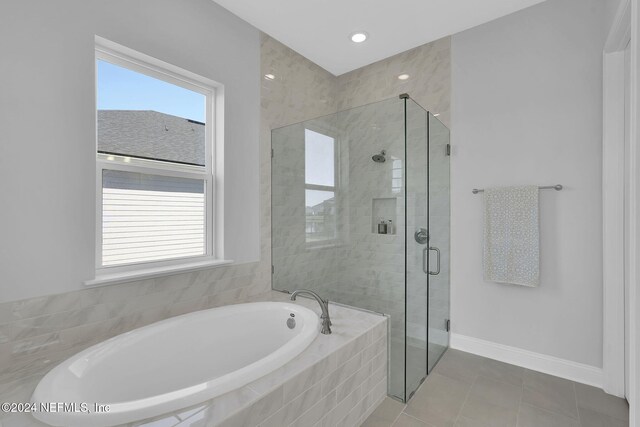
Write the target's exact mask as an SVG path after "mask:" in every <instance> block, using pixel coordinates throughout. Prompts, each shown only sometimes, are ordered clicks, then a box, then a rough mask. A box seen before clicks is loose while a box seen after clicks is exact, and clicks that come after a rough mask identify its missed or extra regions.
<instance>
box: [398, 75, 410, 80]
mask: <svg viewBox="0 0 640 427" xmlns="http://www.w3.org/2000/svg"><path fill="white" fill-rule="evenodd" d="M409 77H410V76H409V74H400V75H399V76H398V80H407V79H408V78H409Z"/></svg>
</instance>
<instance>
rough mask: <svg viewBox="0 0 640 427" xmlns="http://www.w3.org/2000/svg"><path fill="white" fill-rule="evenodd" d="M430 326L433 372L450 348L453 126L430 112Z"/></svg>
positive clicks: (428, 342) (428, 333)
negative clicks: (451, 130)
mask: <svg viewBox="0 0 640 427" xmlns="http://www.w3.org/2000/svg"><path fill="white" fill-rule="evenodd" d="M427 120H428V125H429V126H428V128H429V130H428V139H429V167H428V171H429V172H428V181H429V182H428V197H429V203H428V217H429V226H428V229H429V235H430V239H429V243H428V244H429V249H428V254H429V255H430V256H429V257H427V271H428V274H427V280H428V282H429V306H428V312H429V319H428V322H427V323H428V325H429V329H428V331H427V349H428V355H427V371H428V372H431V370H432V369H433V367H434V366H435V365H436V363H437V362H438V360H440V357H442V355H443V353H444V352H445V350H446V349H447V348H448V347H449V308H450V304H449V296H450V279H449V259H450V257H449V254H450V246H451V243H450V240H451V236H450V225H449V224H450V202H451V199H450V181H449V169H450V167H449V166H450V159H451V157H450V156H449V153H450V148H449V147H450V146H449V129H448V128H447V127H446V126H445V125H443V124H442V122H440V120H438V119H437V118H436V117H434V116H433V114H431V113H428V119H427Z"/></svg>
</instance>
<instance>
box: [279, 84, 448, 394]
mask: <svg viewBox="0 0 640 427" xmlns="http://www.w3.org/2000/svg"><path fill="white" fill-rule="evenodd" d="M271 145H272V164H271V174H272V177H271V178H272V181H271V183H272V189H271V191H272V194H271V206H272V212H271V214H272V215H271V218H272V264H273V281H272V283H273V288H274V289H276V290H281V291H288V292H293V291H294V290H296V289H311V290H313V291H316V292H317V293H319V294H320V295H321V296H322V297H323V298H328V299H329V300H330V301H332V302H337V303H341V304H345V305H350V306H354V307H358V308H363V309H367V310H371V311H375V312H379V313H384V314H386V315H388V316H389V346H388V348H389V365H388V382H389V390H388V394H389V395H390V396H392V397H395V398H396V399H399V400H401V401H403V402H406V401H408V400H409V399H410V398H411V396H412V395H413V393H414V392H415V391H416V389H417V388H418V387H419V385H420V384H421V383H422V381H423V380H424V378H425V377H426V376H427V374H428V373H429V372H430V371H431V370H432V369H433V367H434V366H435V364H436V363H437V361H438V360H439V359H440V357H441V356H442V354H443V353H444V351H445V350H446V349H447V347H448V345H449V332H448V330H449V327H448V325H449V321H448V319H449V241H450V236H449V203H450V197H449V130H448V129H447V127H446V126H444V125H443V124H442V123H441V122H440V121H439V120H438V119H437V118H436V117H435V116H433V115H432V114H431V113H429V112H428V111H426V110H425V109H423V108H422V107H421V106H420V105H418V104H417V103H416V102H415V101H413V100H412V99H411V98H410V97H409V96H408V95H406V94H403V95H400V96H399V97H397V98H393V99H388V100H385V101H380V102H377V103H373V104H369V105H365V106H362V107H357V108H352V109H349V110H345V111H340V112H338V113H335V114H331V115H329V116H324V117H319V118H316V119H312V120H307V121H305V122H302V123H297V124H293V125H289V126H285V127H282V128H278V129H274V130H272V135H271Z"/></svg>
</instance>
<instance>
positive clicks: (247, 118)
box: [0, 0, 260, 301]
mask: <svg viewBox="0 0 640 427" xmlns="http://www.w3.org/2000/svg"><path fill="white" fill-rule="evenodd" d="M94 35H99V36H102V37H104V38H107V39H109V40H111V41H114V42H116V43H120V44H122V45H125V46H127V47H129V48H132V49H135V50H138V51H140V52H142V53H145V54H147V55H150V56H153V57H156V58H158V59H160V60H163V61H166V62H169V63H172V64H174V65H177V66H179V67H182V68H185V69H187V70H189V71H192V72H194V73H197V74H200V75H202V76H205V77H208V78H210V79H213V80H215V81H217V82H220V83H222V84H224V85H225V163H226V167H225V236H226V239H225V256H226V258H231V259H235V260H236V261H238V262H248V261H256V260H258V259H259V257H260V242H259V237H260V229H259V213H260V207H259V200H260V199H259V182H258V181H259V180H258V176H259V171H258V154H259V147H258V138H259V114H260V113H259V108H260V99H259V96H260V87H259V80H258V76H259V72H260V63H259V61H260V40H259V33H258V31H257V30H256V29H254V28H253V27H251V26H250V25H249V24H247V23H245V22H244V21H241V20H240V19H238V18H237V17H235V16H234V15H232V14H230V13H229V12H227V11H226V10H224V9H222V8H221V7H219V6H217V5H216V4H214V3H213V2H212V1H210V0H190V1H188V2H184V1H179V0H116V1H109V2H104V1H97V0H61V1H55V2H51V1H46V0H5V1H3V2H2V3H1V4H0V52H1V53H2V57H3V59H2V62H1V63H0V82H1V84H2V96H1V97H0V127H1V128H2V129H3V131H2V141H1V144H0V198H1V199H2V206H3V208H2V209H1V210H0V236H1V237H0V238H1V239H2V244H1V245H0V272H1V273H0V301H11V300H16V299H20V298H27V297H34V296H39V295H45V294H53V293H59V292H65V291H72V290H75V289H79V288H81V287H82V281H83V280H86V279H89V278H92V277H93V274H94V252H95V249H94V248H95V111H94V110H95V104H94Z"/></svg>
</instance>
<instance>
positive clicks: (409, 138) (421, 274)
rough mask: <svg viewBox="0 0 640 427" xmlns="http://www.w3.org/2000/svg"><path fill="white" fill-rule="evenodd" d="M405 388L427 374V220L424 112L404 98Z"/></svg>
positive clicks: (409, 388) (414, 386) (412, 388)
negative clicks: (405, 175) (405, 225)
mask: <svg viewBox="0 0 640 427" xmlns="http://www.w3.org/2000/svg"><path fill="white" fill-rule="evenodd" d="M405 117H406V150H405V155H406V159H407V160H406V166H407V167H406V172H407V178H406V180H405V183H406V186H405V193H406V199H405V200H406V203H407V205H406V218H407V227H406V228H407V242H406V263H405V270H406V325H405V336H406V342H405V348H406V350H405V351H406V362H405V369H406V383H407V385H406V391H405V394H406V396H407V400H408V399H409V398H410V397H411V394H412V393H413V392H414V391H415V390H417V388H418V386H419V385H420V383H421V382H422V380H423V379H424V377H426V375H427V315H428V313H427V306H428V292H427V291H428V288H429V283H428V280H429V279H428V277H429V276H428V274H427V273H426V271H427V255H428V247H429V243H428V228H429V227H428V221H427V215H428V212H427V209H428V204H427V197H428V177H427V162H428V153H427V137H428V133H427V131H428V129H427V112H426V111H425V110H424V109H423V108H422V107H420V106H419V105H418V104H416V103H415V102H414V101H413V100H412V99H407V100H406V114H405Z"/></svg>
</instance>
